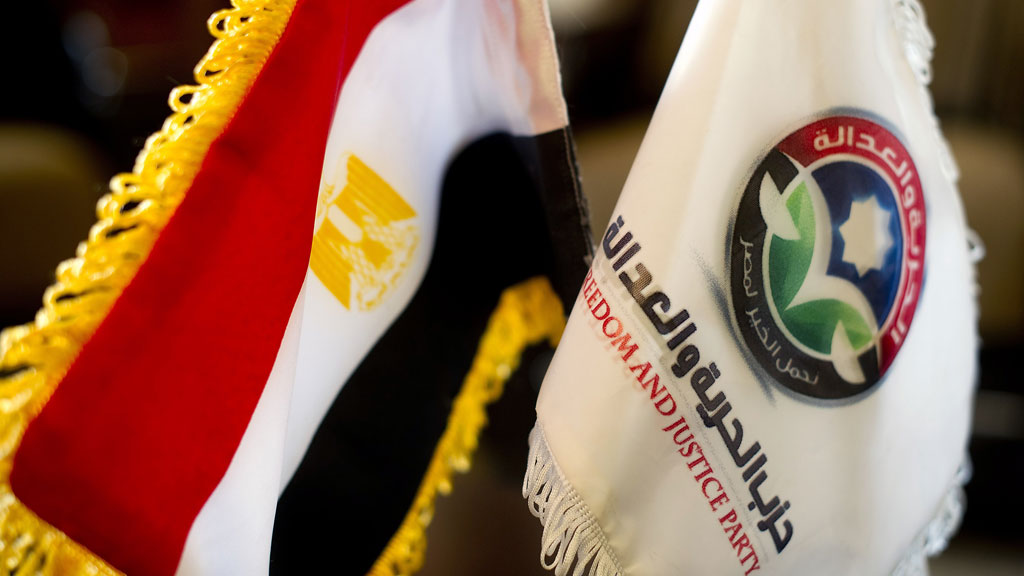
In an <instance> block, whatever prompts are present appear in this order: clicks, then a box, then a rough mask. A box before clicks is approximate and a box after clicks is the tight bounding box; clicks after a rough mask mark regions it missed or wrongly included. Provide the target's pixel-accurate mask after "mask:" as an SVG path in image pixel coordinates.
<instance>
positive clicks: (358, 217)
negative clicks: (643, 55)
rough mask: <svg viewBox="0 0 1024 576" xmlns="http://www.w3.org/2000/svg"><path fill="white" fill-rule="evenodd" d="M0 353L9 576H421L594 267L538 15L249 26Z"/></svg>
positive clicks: (452, 14)
mask: <svg viewBox="0 0 1024 576" xmlns="http://www.w3.org/2000/svg"><path fill="white" fill-rule="evenodd" d="M209 25H210V30H211V32H212V33H213V35H214V36H216V38H217V40H216V42H215V43H214V45H213V47H212V48H211V50H210V52H209V54H208V55H207V56H206V57H205V58H204V60H203V61H202V62H201V63H200V64H199V65H198V67H197V68H196V80H197V84H196V85H194V86H185V87H181V88H178V89H177V90H175V91H174V92H173V93H172V95H171V107H172V109H173V111H174V113H173V114H172V116H171V117H170V118H169V119H168V120H167V122H166V123H165V124H164V127H163V129H162V130H161V131H160V132H158V133H157V134H155V135H154V136H152V137H151V138H150V139H149V140H148V141H147V143H146V147H145V149H144V150H143V151H142V153H141V155H140V156H139V159H138V162H137V164H136V166H135V170H134V171H133V172H132V173H129V174H123V175H120V176H118V177H116V178H115V179H114V181H113V186H112V191H111V193H110V194H109V195H108V196H106V197H105V198H104V199H103V200H102V201H101V203H100V205H99V218H100V220H99V222H98V223H97V224H96V226H95V227H94V228H93V229H92V231H91V233H90V235H89V239H88V240H87V241H85V242H83V243H82V244H81V246H80V247H79V250H78V254H77V258H75V259H73V260H69V261H68V262H65V263H64V264H62V265H61V266H60V267H59V268H58V270H57V283H56V284H55V285H54V286H53V287H52V288H50V289H49V290H48V291H47V293H46V295H45V307H44V308H43V309H42V310H41V311H40V313H39V315H38V317H37V319H36V321H35V323H33V324H31V325H27V326H22V327H17V328H14V329H10V330H8V331H5V332H4V334H3V338H2V341H0V353H2V356H0V358H2V360H0V448H2V453H0V456H2V459H3V460H2V461H3V466H2V468H0V470H2V476H0V480H2V483H0V494H2V497H0V557H2V558H3V561H4V566H5V568H6V569H7V570H9V571H10V572H11V573H12V574H13V573H18V574H23V573H24V574H27V573H33V574H34V573H41V574H113V573H118V572H122V573H129V574H146V575H171V574H218V575H219V574H245V575H250V574H267V573H268V572H269V571H272V572H274V573H275V574H299V573H314V571H315V572H317V573H319V572H322V571H324V570H326V569H329V570H331V571H332V572H334V573H345V574H363V573H366V572H367V571H370V570H373V571H374V572H375V573H385V574H386V573H396V572H397V573H409V572H410V571H412V570H414V569H415V568H416V566H417V565H418V564H419V563H421V562H422V559H423V546H424V542H425V541H424V529H425V528H426V524H427V523H428V522H429V519H430V514H431V513H432V509H433V508H432V507H433V499H434V496H435V494H436V493H437V492H439V491H441V492H444V491H447V490H448V489H449V488H450V482H451V475H452V472H453V471H460V470H465V469H466V468H467V467H468V465H469V458H470V456H471V455H472V452H473V448H474V447H475V446H476V438H477V433H478V432H479V430H480V428H481V427H482V426H483V425H484V423H485V421H486V413H485V407H486V405H487V403H489V402H491V401H493V400H495V399H496V398H497V396H498V395H500V394H501V391H502V386H503V384H504V383H505V382H506V381H508V380H509V378H510V377H511V376H512V375H513V374H514V373H515V371H516V369H517V366H518V364H519V362H520V360H521V358H522V355H523V353H524V351H528V350H529V349H530V347H531V346H533V345H536V344H542V345H550V344H553V343H554V342H556V341H557V339H558V337H559V335H560V333H561V329H562V327H563V314H562V309H563V304H562V302H563V301H565V302H571V298H572V296H573V295H574V293H575V291H576V290H577V288H578V286H579V283H580V282H581V281H582V279H583V276H584V275H585V273H586V267H587V266H588V264H589V260H590V256H589V254H590V250H591V247H590V246H591V245H590V242H589V232H588V229H587V225H586V216H585V215H586V212H585V207H584V206H583V203H582V200H581V196H580V191H579V187H578V179H577V176H576V168H575V162H574V158H573V149H572V143H571V138H570V134H569V132H568V128H567V117H566V108H565V104H564V102H563V100H562V96H561V87H560V78H559V72H558V66H557V60H556V56H555V50H554V44H553V40H552V33H551V29H550V26H549V22H548V16H547V8H546V5H545V3H544V1H543V0H488V1H487V2H479V1H475V0H411V1H398V0H388V1H373V2H355V1H342V0H298V1H297V2H290V1H287V0H284V1H274V0H268V1H258V0H256V1H251V2H242V1H239V2H237V3H236V5H235V7H233V8H231V9H227V10H224V11H222V12H219V13H217V14H215V15H214V16H213V17H212V18H211V20H210V23H209Z"/></svg>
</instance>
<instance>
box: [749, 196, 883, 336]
mask: <svg viewBox="0 0 1024 576" xmlns="http://www.w3.org/2000/svg"><path fill="white" fill-rule="evenodd" d="M785 208H786V210H787V211H788V213H789V215H790V216H791V217H792V219H793V224H794V226H795V228H796V232H797V234H798V235H799V236H798V238H796V239H791V240H790V239H785V238H782V237H781V236H778V235H774V236H773V237H772V240H771V246H770V248H769V254H768V278H769V282H770V286H771V294H772V302H773V303H774V305H775V309H776V310H777V313H778V316H779V319H780V320H781V322H782V324H784V325H785V327H786V329H787V330H788V331H789V333H790V334H791V335H792V336H793V338H795V339H796V340H797V341H799V342H800V343H801V344H803V345H804V346H805V347H807V348H809V349H810V350H813V351H815V352H818V353H819V354H822V355H825V356H831V355H832V354H833V352H836V351H835V350H833V344H834V342H833V341H834V339H835V338H834V337H835V336H836V335H837V333H839V332H840V331H839V330H838V328H839V326H840V325H842V328H843V330H842V332H845V335H846V336H847V338H848V339H849V346H850V347H852V349H853V350H859V349H861V348H863V347H864V346H866V345H867V344H868V343H870V342H871V340H872V338H873V337H874V332H875V330H874V329H873V327H872V326H871V324H870V323H869V322H868V321H867V320H865V318H864V316H863V315H862V314H861V313H860V312H858V311H857V310H856V309H855V308H854V307H853V306H851V305H850V304H848V303H846V302H843V301H841V300H838V299H836V298H816V299H801V301H799V302H796V303H794V300H796V299H797V295H798V294H800V293H801V292H804V293H807V292H810V291H809V290H807V289H806V288H805V284H808V283H813V282H815V281H816V280H818V279H817V278H810V279H809V278H808V272H809V271H810V269H811V260H812V258H813V256H814V250H815V248H816V244H817V243H818V242H817V238H816V236H817V234H816V230H817V223H816V221H815V214H814V203H813V201H812V199H811V192H810V191H809V190H808V187H807V185H806V183H805V182H801V183H800V184H798V185H797V187H796V188H795V189H794V190H793V192H792V193H791V194H790V196H789V198H788V199H787V200H786V202H785ZM826 217H827V216H826ZM818 249H819V250H821V249H824V247H821V246H818ZM843 344H845V343H843Z"/></svg>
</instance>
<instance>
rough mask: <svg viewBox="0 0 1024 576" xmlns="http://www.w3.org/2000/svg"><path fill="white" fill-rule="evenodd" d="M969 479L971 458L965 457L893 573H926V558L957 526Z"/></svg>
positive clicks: (905, 575) (897, 575)
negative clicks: (934, 512) (928, 520)
mask: <svg viewBox="0 0 1024 576" xmlns="http://www.w3.org/2000/svg"><path fill="white" fill-rule="evenodd" d="M970 479H971V461H970V459H968V458H966V457H965V458H964V462H963V464H961V465H960V469H959V470H957V473H956V478H955V479H954V480H953V485H952V486H951V487H950V489H949V492H947V493H946V497H945V498H944V499H943V501H942V504H941V505H940V506H939V510H938V512H937V513H936V514H935V517H934V518H932V521H931V522H929V523H928V525H927V526H925V529H924V530H923V531H922V532H921V534H919V535H918V537H917V538H916V539H914V542H913V544H911V545H910V549H909V550H908V551H907V553H906V554H904V556H903V559H902V560H901V561H900V563H899V564H898V565H897V566H896V569H895V570H893V573H892V576H928V558H930V557H932V556H937V555H938V554H939V553H941V552H942V551H943V550H945V549H946V546H947V545H949V540H950V538H952V537H953V534H955V533H956V531H957V529H958V528H959V527H960V521H961V520H962V519H963V516H964V509H965V508H966V502H967V500H966V497H965V496H964V484H966V483H967V481H968V480H970Z"/></svg>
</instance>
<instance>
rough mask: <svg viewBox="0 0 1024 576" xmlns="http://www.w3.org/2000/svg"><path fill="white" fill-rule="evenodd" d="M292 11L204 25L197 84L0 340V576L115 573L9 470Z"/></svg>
mask: <svg viewBox="0 0 1024 576" xmlns="http://www.w3.org/2000/svg"><path fill="white" fill-rule="evenodd" d="M295 1H296V0H232V8H228V9H225V10H220V11H218V12H216V13H214V14H213V15H212V16H211V17H210V19H209V21H208V23H207V24H208V27H209V30H210V33H211V34H212V35H213V37H214V38H215V40H214V42H213V45H212V46H211V47H210V49H209V51H208V52H207V54H206V56H205V57H203V59H202V60H201V61H200V62H199V64H198V65H197V66H196V68H195V79H196V82H197V84H196V85H191V86H179V87H178V88H175V89H174V90H172V91H171V94H170V107H171V110H172V114H171V115H170V116H169V117H168V118H167V120H166V121H164V124H163V127H162V129H161V130H160V131H159V132H157V133H155V134H153V135H152V136H150V137H149V138H148V139H147V140H146V144H145V147H144V148H143V149H142V151H141V152H140V153H139V156H138V158H137V159H136V161H135V166H134V169H133V170H132V172H130V173H124V174H118V175H117V176H115V177H114V178H113V179H112V180H111V183H110V192H109V193H108V194H106V195H105V196H104V197H103V198H101V199H100V201H99V203H98V205H97V209H96V213H97V218H98V221H97V222H96V224H95V225H93V227H92V229H91V230H90V231H89V238H88V239H87V240H86V241H84V242H82V243H80V244H79V245H78V250H77V251H76V257H75V258H73V259H71V260H67V261H65V262H62V263H61V264H60V265H59V266H58V267H57V275H56V282H55V283H54V284H53V285H52V286H50V287H49V288H48V289H47V290H46V292H45V294H44V295H43V308H42V309H41V310H40V311H39V312H38V313H37V314H36V318H35V321H34V322H33V323H31V324H26V325H23V326H16V327H13V328H8V329H6V330H4V331H3V332H2V333H0V567H2V568H3V569H4V570H7V571H8V573H10V574H14V575H22V574H32V575H34V576H49V575H56V574H97V575H99V574H102V575H106V574H117V573H118V572H117V571H116V570H114V569H113V568H111V567H110V566H108V565H107V564H106V563H104V562H103V561H102V560H100V559H98V558H97V557H95V556H94V555H92V554H90V553H89V552H88V551H87V550H85V549H84V548H82V547H81V546H79V545H78V544H75V543H74V542H72V541H71V539H70V538H68V537H67V536H65V535H64V534H63V533H61V532H60V531H58V530H56V529H55V528H53V527H51V526H49V525H47V524H46V523H45V522H43V521H42V520H41V519H39V518H38V517H37V516H35V515H34V514H33V513H32V512H31V511H29V510H28V509H27V508H25V506H23V505H22V504H21V503H20V502H18V500H17V498H15V496H14V494H13V493H12V492H11V488H10V484H9V482H8V479H9V477H10V469H11V460H12V458H13V455H14V452H15V450H16V449H17V446H18V444H19V442H20V441H21V437H22V435H23V434H24V432H25V428H26V426H27V423H28V421H29V420H30V419H31V418H32V417H33V416H35V415H36V414H38V413H39V411H40V410H41V409H42V407H43V406H44V405H45V404H46V401H47V400H48V399H49V397H50V395H51V394H52V393H53V391H54V389H55V388H56V387H57V385H58V384H59V382H60V381H61V379H62V378H63V377H64V374H65V373H66V372H67V369H68V367H69V366H70V364H71V362H72V361H73V360H74V358H75V356H76V355H77V354H78V352H79V350H80V349H81V347H82V345H83V344H84V343H85V341H86V340H88V338H89V337H90V336H91V335H92V334H93V332H94V331H95V330H96V327H97V326H98V325H99V323H100V322H101V321H102V320H103V318H104V317H105V316H106V314H107V312H108V311H109V309H110V307H111V305H112V304H113V303H114V300H116V299H117V297H118V296H119V295H120V294H121V291H122V290H123V289H124V287H125V286H126V285H127V284H128V282H129V281H130V280H131V279H132V277H133V276H134V275H135V273H136V271H137V270H138V268H139V266H140V265H141V263H142V262H143V260H145V258H146V255H147V254H148V253H149V250H150V248H151V247H152V245H153V242H154V241H155V240H156V237H157V235H158V234H159V232H160V230H162V229H163V227H164V225H165V224H166V223H167V221H168V219H169V218H170V216H171V214H172V213H173V212H174V210H175V208H177V206H178V205H179V204H180V203H181V200H182V198H183V197H184V195H185V192H186V190H187V189H188V188H189V186H190V185H191V183H192V180H193V179H194V178H195V175H196V173H197V172H198V170H199V166H200V164H201V162H202V159H203V157H204V156H205V155H206V152H207V150H208V149H209V147H210V144H211V143H212V142H213V140H214V139H215V138H216V137H217V136H218V135H220V133H221V132H222V131H223V129H224V127H225V126H226V124H227V122H228V121H229V120H230V119H231V117H232V116H233V115H234V113H235V110H237V108H238V105H239V103H240V102H241V100H242V97H243V96H244V95H245V93H246V92H247V91H248V90H249V87H250V86H251V85H252V83H253V80H254V79H255V78H256V75H257V74H258V73H259V71H260V70H261V69H262V67H263V64H264V62H266V60H267V58H268V57H269V55H270V52H271V50H272V49H273V47H274V46H275V45H276V44H277V41H278V39H279V38H280V37H281V34H282V33H283V31H284V28H285V26H286V24H287V23H288V19H289V17H290V16H291V13H292V9H293V8H294V5H295Z"/></svg>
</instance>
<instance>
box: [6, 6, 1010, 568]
mask: <svg viewBox="0 0 1024 576" xmlns="http://www.w3.org/2000/svg"><path fill="white" fill-rule="evenodd" d="M224 2H226V0H178V1H177V2H173V3H172V2H162V3H156V2H143V1H139V0H45V1H44V0H35V1H32V2H18V3H15V5H13V6H7V7H5V8H6V10H5V12H6V17H5V18H4V19H3V24H2V26H4V27H5V28H6V30H4V33H3V34H2V35H0V44H3V46H2V48H3V50H2V51H0V54H3V55H4V56H3V58H4V69H5V71H6V74H5V83H4V84H5V87H4V88H5V89H4V90H2V91H0V92H2V94H0V103H2V104H3V105H2V106H0V326H10V325H14V324H20V323H24V322H28V321H30V320H31V319H32V317H33V315H34V313H35V311H36V310H37V309H38V308H39V306H40V304H41V296H42V293H43V290H44V289H45V287H46V286H47V285H48V284H49V283H50V282H52V280H53V270H54V268H55V266H56V264H57V263H58V262H59V261H61V260H63V259H65V258H68V257H70V256H72V255H73V254H74V249H75V246H76V245H77V243H78V241H79V240H82V239H84V238H85V236H86V234H87V232H88V229H89V226H90V225H91V224H92V223H93V222H94V219H95V216H94V206H95V202H96V200H97V199H98V198H99V197H100V196H101V195H102V194H103V193H104V191H105V189H106V182H107V181H108V179H109V178H110V176H112V175H113V174H114V172H115V171H127V170H130V168H131V166H132V163H133V161H134V157H135V155H136V154H137V152H138V150H139V149H140V148H141V147H142V145H143V143H144V141H145V138H146V137H147V136H148V135H149V134H150V133H152V132H154V131H156V130H157V129H158V128H159V126H160V124H161V123H162V121H163V119H164V118H165V117H166V116H167V115H168V112H169V111H168V108H167V105H166V99H167V95H168V92H169V91H170V90H171V88H173V87H175V86H177V85H179V84H185V83H190V82H192V68H193V66H194V65H195V63H196V62H198V60H199V59H200V58H201V57H202V55H203V54H204V53H205V51H206V49H207V47H208V46H209V44H210V43H211V38H210V37H209V35H208V33H207V31H206V27H205V20H206V18H207V17H208V16H209V14H211V13H212V12H213V11H215V10H217V9H220V8H222V7H224ZM550 3H551V5H552V15H553V19H554V22H555V28H556V36H557V40H558V45H559V52H560V57H561V59H562V66H563V80H564V87H565V92H566V98H567V100H568V103H569V113H570V117H571V119H572V123H573V127H574V130H575V132H576V136H577V145H578V152H579V162H580V166H581V172H582V178H583V184H584V190H585V192H586V193H587V195H588V196H589V199H590V206H591V210H592V219H593V220H592V222H593V228H594V230H595V232H600V231H601V230H603V229H604V227H605V224H606V223H607V221H608V217H609V215H610V213H611V210H612V208H613V207H614V203H615V200H616V198H617V197H618V194H619V191H620V189H621V187H622V184H623V182H624V181H625V178H626V174H627V172H628V170H629V167H630V165H631V164H632V161H633V157H634V155H635V153H636V151H637V149H638V148H639V145H640V141H641V139H642V137H643V133H644V130H645V128H646V126H647V123H648V121H649V119H650V115H651V113H652V111H653V108H654V105H655V103H656V101H657V97H658V95H659V93H660V91H661V88H662V85H663V83H664V81H665V78H666V77H667V75H668V71H669V68H670V66H671V64H672V61H673V58H674V57H675V54H676V51H677V50H678V47H679V43H680V41H681V40H682V37H683V35H684V33H685V31H686V27H687V24H688V23H689V20H690V16H691V15H692V13H693V9H694V7H695V5H696V2H695V1H694V0H634V1H624V0H550ZM923 4H924V6H925V9H926V11H927V15H928V22H929V25H930V26H931V29H932V32H933V33H934V35H935V38H936V42H937V46H936V49H935V56H934V60H933V76H934V80H933V82H932V85H931V89H932V94H933V96H934V98H935V105H936V111H937V113H938V116H939V117H940V119H941V121H942V126H943V129H944V131H945V134H946V137H947V138H948V140H949V142H950V144H951V146H952V149H953V152H954V154H955V156H956V159H957V161H958V163H959V166H960V171H961V179H960V191H961V194H962V196H963V199H964V203H965V205H966V208H967V216H968V221H969V224H970V225H971V227H972V228H974V229H975V230H977V231H978V233H979V234H980V236H981V238H982V239H983V241H984V243H985V245H986V247H987V256H986V257H985V259H984V261H982V262H981V263H980V264H979V266H978V271H979V279H980V283H981V295H980V304H981V334H982V338H983V347H982V350H981V380H980V385H979V386H980V387H979V391H978V396H977V403H976V406H975V412H974V414H975V417H974V433H973V436H972V439H971V444H970V451H971V456H972V458H973V461H974V478H973V480H972V481H971V483H970V485H969V486H968V488H967V495H968V507H967V515H966V517H965V521H964V524H963V526H962V528H961V531H960V534H959V535H958V536H957V538H956V539H955V540H954V541H953V543H952V545H951V547H950V549H949V550H948V551H947V552H946V553H945V554H944V555H943V556H941V557H940V558H938V559H937V560H935V561H933V563H932V572H933V574H934V575H936V576H944V575H953V574H971V575H974V574H977V575H1004V574H1005V575H1009V574H1024V525H1022V524H1021V522H1020V521H1019V519H1020V518H1021V517H1022V516H1024V504H1022V500H1021V499H1020V498H1019V497H1018V496H1019V491H1020V488H1021V486H1022V480H1021V479H1022V478H1024V387H1022V386H1021V384H1020V382H1021V379H1020V377H1019V376H1018V373H1017V370H1018V367H1019V364H1018V363H1017V362H1018V361H1019V359H1020V358H1022V357H1024V71H1022V67H1024V32H1022V31H1024V2H1021V1H1020V0H924V2H923ZM12 12H13V13H12ZM545 360H546V356H545V355H543V354H542V355H539V356H538V357H537V358H536V359H534V360H533V361H532V362H534V364H533V365H530V366H527V367H526V368H527V370H526V371H525V373H524V374H525V376H526V377H525V378H522V379H521V380H522V382H516V383H514V385H512V386H510V387H509V390H508V392H507V394H506V397H505V398H504V399H503V400H502V401H501V402H500V403H499V404H497V405H496V406H494V407H493V408H492V410H491V425H490V427H489V428H488V429H487V431H486V432H485V436H484V438H483V439H482V445H481V450H480V453H479V455H478V457H477V461H476V464H475V467H474V470H473V472H472V473H471V474H469V475H466V476H462V477H459V478H457V479H456V482H455V493H454V495H453V496H452V497H449V498H442V499H441V501H440V502H439V503H438V510H437V515H436V517H435V520H434V524H433V525H432V527H431V530H430V534H429V548H428V553H427V565H426V567H425V569H424V571H423V574H424V575H440V574H453V573H454V574H485V573H486V574H537V575H540V574H546V572H544V571H543V570H542V569H541V568H540V567H539V565H538V563H537V557H538V555H539V542H540V526H539V523H538V522H537V521H536V520H535V519H534V518H533V517H532V516H530V515H529V514H528V513H527V512H526V509H525V507H524V504H523V501H522V499H521V497H520V496H519V491H520V484H521V481H522V473H523V468H524V466H525V460H526V445H525V438H526V433H527V431H528V430H529V428H530V426H531V425H532V422H533V408H532V405H533V398H534V397H535V393H536V392H535V391H536V388H537V387H539V383H540V379H541V378H542V376H543V371H544V367H545ZM498 535H500V536H501V537H500V538H498V537H497V536H498Z"/></svg>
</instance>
